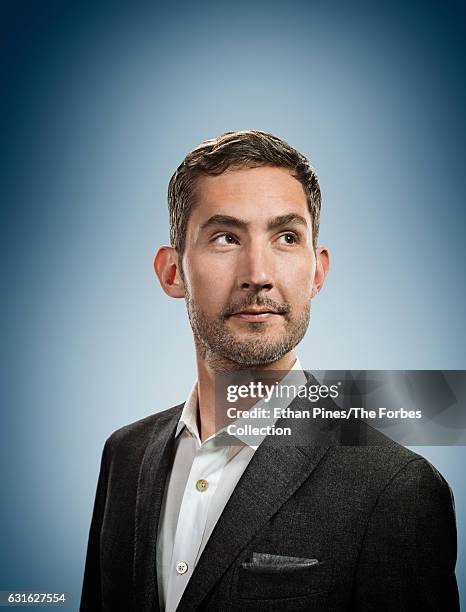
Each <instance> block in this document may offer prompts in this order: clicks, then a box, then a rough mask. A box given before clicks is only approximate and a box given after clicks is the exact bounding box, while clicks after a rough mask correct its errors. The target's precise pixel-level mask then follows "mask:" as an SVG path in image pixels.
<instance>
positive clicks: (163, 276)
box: [154, 246, 185, 298]
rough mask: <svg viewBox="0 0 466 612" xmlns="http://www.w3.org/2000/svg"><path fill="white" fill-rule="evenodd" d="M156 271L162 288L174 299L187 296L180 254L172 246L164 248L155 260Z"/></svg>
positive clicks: (160, 249) (159, 251)
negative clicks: (179, 263)
mask: <svg viewBox="0 0 466 612" xmlns="http://www.w3.org/2000/svg"><path fill="white" fill-rule="evenodd" d="M154 270H155V273H156V274H157V277H158V279H159V283H160V286H161V287H162V289H163V290H164V291H165V293H166V294H167V295H169V296H170V297H172V298H182V297H184V296H185V292H184V283H183V280H182V278H181V274H180V269H179V265H178V252H177V250H176V249H175V248H173V247H170V246H162V247H160V248H159V250H158V251H157V254H156V255H155V259H154Z"/></svg>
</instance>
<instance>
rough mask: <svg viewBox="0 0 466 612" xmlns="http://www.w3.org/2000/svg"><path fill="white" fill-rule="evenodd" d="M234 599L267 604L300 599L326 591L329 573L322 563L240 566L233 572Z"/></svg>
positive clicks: (329, 578) (329, 566) (325, 563)
mask: <svg viewBox="0 0 466 612" xmlns="http://www.w3.org/2000/svg"><path fill="white" fill-rule="evenodd" d="M236 573H237V576H236V581H235V582H236V588H235V589H234V598H235V599H237V600H238V599H240V600H244V601H245V602H246V600H271V599H284V598H301V597H308V596H313V595H318V594H319V593H324V592H325V591H327V590H328V588H329V586H330V583H331V578H332V570H331V565H330V564H329V563H327V562H325V561H320V562H315V563H312V564H308V565H305V564H295V565H294V564H290V563H286V564H263V565H261V564H252V563H243V564H241V565H240V566H239V567H238V568H237V569H236Z"/></svg>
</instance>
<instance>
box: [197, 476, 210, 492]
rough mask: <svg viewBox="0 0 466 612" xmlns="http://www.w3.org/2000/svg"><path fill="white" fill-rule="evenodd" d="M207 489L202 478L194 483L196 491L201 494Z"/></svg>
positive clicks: (207, 485) (205, 482)
mask: <svg viewBox="0 0 466 612" xmlns="http://www.w3.org/2000/svg"><path fill="white" fill-rule="evenodd" d="M208 487H209V483H208V482H207V480H204V478H200V479H199V480H198V481H197V482H196V489H197V490H198V491H200V492H201V493H202V492H203V491H207V489H208Z"/></svg>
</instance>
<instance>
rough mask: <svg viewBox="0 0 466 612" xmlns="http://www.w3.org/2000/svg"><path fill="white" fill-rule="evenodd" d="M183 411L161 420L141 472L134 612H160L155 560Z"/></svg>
mask: <svg viewBox="0 0 466 612" xmlns="http://www.w3.org/2000/svg"><path fill="white" fill-rule="evenodd" d="M182 407H183V405H180V406H177V407H176V408H174V409H172V410H170V411H167V412H166V413H165V415H161V416H160V420H159V421H158V422H157V426H156V429H155V431H154V434H153V436H152V438H151V440H150V441H149V444H148V445H147V447H146V451H145V453H144V457H143V460H142V463H141V468H140V470H139V481H138V489H137V498H136V517H135V532H134V533H135V535H134V565H133V586H134V609H135V610H138V612H149V611H150V612H160V607H159V595H158V588H157V575H156V558H155V555H156V540H157V527H158V522H159V517H160V509H161V505H162V499H163V494H164V491H165V482H166V479H167V476H168V473H169V471H170V467H171V457H172V451H173V443H174V439H175V429H176V425H177V423H178V420H179V418H180V414H181V410H182Z"/></svg>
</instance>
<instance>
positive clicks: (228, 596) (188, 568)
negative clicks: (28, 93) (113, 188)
mask: <svg viewBox="0 0 466 612" xmlns="http://www.w3.org/2000/svg"><path fill="white" fill-rule="evenodd" d="M168 201H169V212H170V226H171V246H164V247H162V248H160V249H159V251H158V252H157V255H156V257H155V262H154V267H155V271H156V274H157V276H158V279H159V281H160V284H161V286H162V288H163V290H164V291H165V292H166V293H167V294H168V295H169V296H170V297H173V298H183V299H185V300H186V306H187V311H188V316H189V320H190V323H191V327H192V330H193V336H194V342H195V347H196V358H197V371H198V379H197V382H196V384H195V385H194V387H193V389H192V392H191V393H190V395H189V397H188V399H187V401H186V402H185V403H183V404H180V405H179V406H176V407H174V408H170V409H169V410H166V411H164V412H161V413H158V414H155V415H153V416H149V417H147V418H145V419H143V420H141V421H138V422H137V423H134V424H132V425H129V426H127V427H124V428H122V429H120V430H118V431H117V432H115V433H114V434H113V435H112V436H110V438H109V439H108V440H107V442H106V444H105V448H104V452H103V457H102V465H101V472H100V477H99V482H98V488H97V495H96V501H95V507H94V514H93V518H92V524H91V530H90V537H89V548H88V554H87V561H86V569H85V576H84V586H83V593H82V601H81V610H83V611H84V610H119V609H122V610H137V611H138V612H142V611H149V610H150V611H159V610H160V611H163V610H165V611H166V612H174V610H178V611H179V612H188V611H195V610H203V611H206V612H214V611H215V612H218V611H234V610H237V611H239V610H242V611H248V610H251V611H253V610H254V611H256V610H258V611H262V610H264V611H265V610H270V611H272V610H276V611H278V610H289V611H294V610H296V611H297V610H322V611H329V610H335V611H337V610H338V611H340V610H360V611H368V610H374V611H380V610H398V611H399V610H414V609H416V610H423V611H424V610H439V611H440V610H442V611H444V610H445V611H446V610H457V609H458V594H457V588H456V581H455V576H454V567H455V559H456V528H455V518H454V512H453V505H452V498H451V493H450V490H449V487H448V485H447V484H446V482H445V481H444V480H443V478H442V477H441V476H440V474H439V473H438V472H437V471H436V470H435V469H434V468H433V467H432V466H431V465H430V464H429V463H428V462H427V461H425V460H424V459H423V458H421V457H420V456H419V455H416V454H414V453H412V452H410V451H408V450H407V449H405V448H403V447H401V446H399V445H397V444H396V443H394V442H392V441H391V440H389V439H388V438H386V437H384V436H382V435H381V434H378V433H377V432H375V431H374V430H372V431H370V428H368V427H367V426H366V425H365V424H362V425H361V424H359V425H358V430H357V431H358V435H357V437H356V438H352V437H351V435H352V433H351V430H349V437H348V435H347V434H348V432H345V431H343V428H342V427H341V426H340V425H339V424H332V425H331V426H330V428H329V431H330V434H329V435H327V437H324V438H323V439H322V438H317V439H313V433H312V431H314V429H315V428H314V424H312V423H309V421H305V420H304V421H302V424H301V425H300V426H299V428H298V429H299V432H300V434H301V437H300V439H299V440H300V442H299V444H287V445H285V444H277V443H276V438H275V437H274V436H273V435H268V436H265V437H263V438H262V439H259V440H257V441H256V443H254V444H249V445H248V444H243V445H240V444H234V443H230V444H222V443H218V440H219V439H220V436H221V435H223V433H224V429H223V428H220V427H219V423H218V413H217V414H216V397H215V380H216V376H218V375H219V374H224V373H228V372H237V373H241V372H242V371H247V370H250V369H254V368H255V369H258V370H261V371H266V372H267V371H276V372H282V374H281V375H285V376H289V375H291V374H293V373H294V374H297V375H298V377H299V376H301V377H303V378H304V381H305V382H306V383H307V384H309V383H310V381H311V378H310V376H309V375H307V376H305V375H304V374H303V373H302V371H301V368H300V364H299V361H298V360H297V357H296V354H295V352H294V349H295V347H296V346H297V344H298V343H299V342H300V340H301V339H302V338H303V336H304V334H305V332H306V329H307V327H308V323H309V317H310V301H311V300H312V299H313V298H314V297H315V296H316V295H317V294H318V292H319V291H320V289H321V288H322V286H323V283H324V280H325V277H326V274H327V271H328V267H329V255H328V252H327V249H326V248H324V247H317V236H318V229H319V214H320V203H321V198H320V189H319V184H318V180H317V176H316V174H315V172H314V170H313V168H312V167H311V166H310V165H309V163H308V161H307V160H306V159H305V158H304V157H303V156H302V155H301V154H300V153H298V152H297V151H295V150H294V149H293V148H291V147H290V146H289V145H288V144H286V143H285V142H283V141H281V140H280V139H278V138H276V137H274V136H272V135H271V134H268V133H264V132H258V131H244V132H230V133H226V134H223V135H221V136H219V137H218V138H216V139H213V140H208V141H206V142H204V143H202V144H201V145H200V146H199V147H197V148H196V149H195V150H194V151H192V152H191V153H190V154H189V155H188V156H187V157H186V158H185V160H184V161H183V163H182V164H181V165H180V166H179V168H178V169H177V171H176V172H175V174H174V175H173V177H172V179H171V181H170V186H169V193H168ZM287 372H288V374H286V373H287ZM306 402H307V400H306V399H300V398H296V399H295V400H293V402H292V404H291V405H292V406H294V407H295V408H297V409H299V410H303V409H304V408H305V407H306ZM286 423H287V419H286V418H284V417H283V418H281V419H279V420H278V421H277V423H276V424H277V425H278V424H286ZM306 428H307V429H306ZM313 428H314V429H313ZM361 428H362V429H361ZM219 430H220V431H219ZM311 430H312V431H311ZM329 431H327V432H326V433H327V434H328V433H329ZM303 432H304V435H303ZM361 432H362V433H361ZM307 433H309V436H308V435H307ZM345 438H346V442H342V441H343V440H344V439H345ZM368 438H372V442H371V443H370V444H364V445H361V444H358V443H357V442H358V441H360V440H361V439H368ZM330 440H339V443H333V442H332V443H331V442H330ZM348 440H350V441H351V440H353V441H355V443H354V444H351V443H350V444H348Z"/></svg>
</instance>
